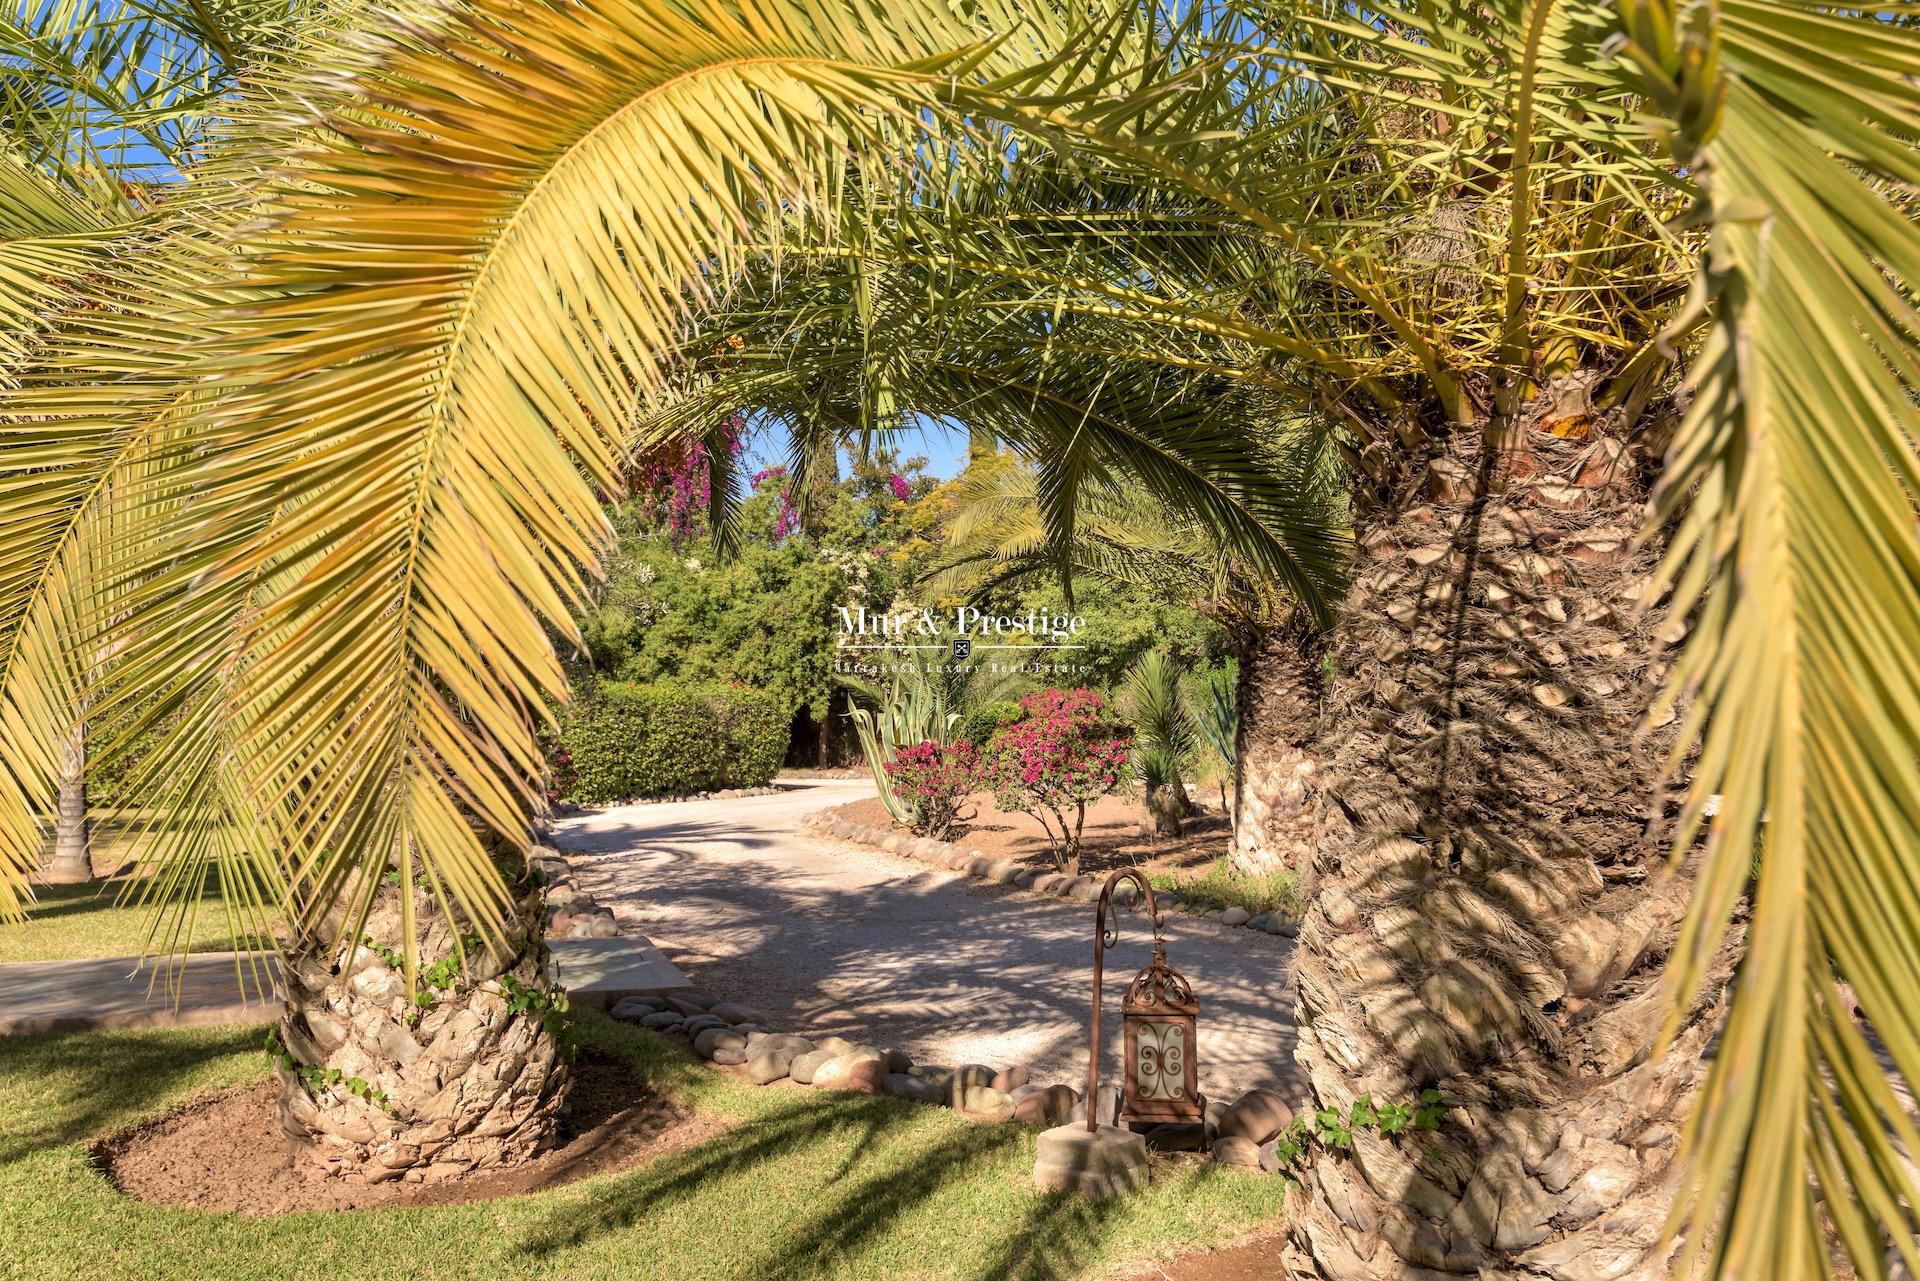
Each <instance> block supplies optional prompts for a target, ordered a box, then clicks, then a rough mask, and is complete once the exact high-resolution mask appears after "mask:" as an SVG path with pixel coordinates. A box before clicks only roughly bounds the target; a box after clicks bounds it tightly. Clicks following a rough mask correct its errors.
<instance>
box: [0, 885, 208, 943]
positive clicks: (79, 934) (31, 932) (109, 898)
mask: <svg viewBox="0 0 1920 1281" xmlns="http://www.w3.org/2000/svg"><path fill="white" fill-rule="evenodd" d="M124 888H127V882H125V881H111V882H109V881H90V882H88V883H87V884H85V885H36V886H34V896H35V898H36V899H38V902H37V903H35V904H34V906H33V907H32V908H31V909H29V911H28V914H27V921H26V923H25V924H24V925H0V963H5V962H8V961H72V960H78V959H80V958H82V957H89V956H135V955H138V954H139V952H140V950H141V948H140V940H141V938H142V937H143V936H144V934H145V933H146V928H147V923H148V922H149V921H150V920H152V919H153V910H152V909H151V908H144V907H133V906H124V907H123V906H121V905H120V902H119V899H120V892H121V890H122V889H124ZM161 928H162V931H163V935H164V934H170V933H171V930H172V920H171V919H169V920H168V921H166V922H165V923H163V924H162V927H161ZM186 937H187V942H188V946H187V949H186V950H187V951H190V952H219V951H223V950H225V949H227V948H229V947H232V946H233V943H232V939H231V936H230V935H229V934H228V932H227V918H226V912H225V909H223V908H222V907H221V905H220V895H219V892H218V891H217V890H214V889H211V888H209V889H208V890H206V891H205V892H204V893H203V894H202V895H201V896H200V900H199V902H198V903H196V904H194V912H193V922H192V928H191V929H190V930H189V931H188V932H187V936H186ZM165 942H166V939H165V937H163V938H162V939H161V943H162V945H163V946H162V950H165V948H164V944H165ZM176 950H177V949H176Z"/></svg>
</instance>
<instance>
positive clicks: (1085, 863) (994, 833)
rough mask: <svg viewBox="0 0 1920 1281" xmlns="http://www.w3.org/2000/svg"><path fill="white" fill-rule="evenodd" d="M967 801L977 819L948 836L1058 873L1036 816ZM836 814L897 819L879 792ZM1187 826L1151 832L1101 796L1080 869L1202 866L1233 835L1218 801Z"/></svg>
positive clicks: (1117, 801)
mask: <svg viewBox="0 0 1920 1281" xmlns="http://www.w3.org/2000/svg"><path fill="white" fill-rule="evenodd" d="M969 804H970V805H971V806H972V807H973V808H974V812H975V817H974V820H973V821H972V822H971V823H967V824H964V825H962V826H960V827H957V828H955V829H954V830H953V831H952V832H950V833H949V834H948V836H947V839H948V840H949V841H952V842H953V843H954V844H956V845H964V846H966V847H967V848H968V849H977V850H979V851H981V852H982V853H984V854H986V855H988V856H989V857H991V858H996V859H1002V858H1004V859H1010V860H1012V861H1013V862H1016V863H1024V864H1026V865H1028V866H1030V867H1035V868H1044V869H1046V870H1048V871H1051V870H1053V859H1052V857H1051V856H1050V855H1049V854H1048V853H1047V837H1046V833H1044V832H1042V831H1041V830H1040V821H1039V820H1038V819H1036V818H1034V817H1033V816H1032V815H1031V814H1023V813H1021V812H1020V811H1018V810H1013V811H1007V810H1003V809H1001V808H1000V807H999V806H997V805H995V804H994V803H993V797H992V795H991V794H989V793H985V792H982V793H980V794H978V795H976V796H974V797H973V798H972V799H971V800H970V801H969ZM832 813H833V814H834V815H835V816H837V817H839V818H843V819H846V820H847V821H849V822H853V823H864V824H866V825H867V826H868V827H871V828H874V829H876V830H879V831H885V830H886V829H887V828H888V826H890V825H891V824H892V822H893V817H892V815H890V814H888V813H887V807H886V805H885V804H883V803H882V802H881V800H880V798H879V797H877V796H874V797H869V798H867V799H865V800H859V801H854V802H853V803H852V804H849V805H842V806H840V807H838V808H837V809H835V810H833V811H832ZM1182 829H1183V830H1182V832H1181V834H1180V835H1179V836H1177V837H1172V836H1162V837H1157V838H1156V837H1153V836H1150V835H1147V834H1146V832H1147V807H1146V806H1145V805H1144V804H1142V803H1141V802H1139V801H1137V800H1131V799H1129V798H1127V797H1124V796H1103V797H1101V798H1100V799H1099V800H1097V801H1095V802H1094V803H1093V804H1092V805H1089V806H1088V807H1087V825H1086V828H1085V829H1084V834H1083V837H1082V845H1083V848H1082V851H1081V855H1080V870H1081V872H1083V873H1086V874H1088V875H1091V874H1093V873H1096V872H1109V871H1112V870H1113V869H1114V868H1116V867H1137V868H1139V869H1141V870H1142V871H1144V872H1184V871H1200V870H1204V869H1205V868H1206V867H1207V865H1208V864H1210V863H1212V862H1213V861H1214V860H1215V859H1217V858H1219V857H1220V856H1221V855H1222V854H1225V853H1226V852H1227V843H1228V841H1229V840H1230V839H1231V838H1232V836H1233V825H1232V824H1231V823H1229V822H1228V821H1227V816H1226V815H1225V814H1223V813H1221V811H1220V809H1219V807H1218V806H1217V805H1208V804H1206V803H1205V802H1198V811H1197V812H1196V813H1195V814H1194V816H1193V817H1191V818H1189V819H1187V820H1185V822H1184V823H1183V824H1182Z"/></svg>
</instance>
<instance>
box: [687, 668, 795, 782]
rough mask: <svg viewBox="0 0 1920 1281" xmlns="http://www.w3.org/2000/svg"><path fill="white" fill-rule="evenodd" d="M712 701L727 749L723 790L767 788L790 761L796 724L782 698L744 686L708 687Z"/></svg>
mask: <svg viewBox="0 0 1920 1281" xmlns="http://www.w3.org/2000/svg"><path fill="white" fill-rule="evenodd" d="M708 689H709V691H710V695H711V697H710V701H711V703H712V706H713V709H714V713H715V718H714V719H715V724H716V725H717V726H718V727H719V731H720V738H721V741H722V742H723V743H724V744H725V745H726V750H725V751H724V752H723V753H722V759H721V766H720V786H722V787H765V786H766V785H767V784H768V783H771V782H772V781H773V776H774V775H775V774H778V773H779V772H780V765H781V763H782V762H783V761H785V760H786V758H787V738H788V736H789V734H791V733H792V729H793V720H792V718H791V716H790V715H789V709H788V708H787V707H786V705H785V704H784V703H782V702H781V699H780V696H779V695H778V694H775V693H773V692H772V691H770V690H763V689H747V688H745V687H744V686H738V685H724V686H709V687H708Z"/></svg>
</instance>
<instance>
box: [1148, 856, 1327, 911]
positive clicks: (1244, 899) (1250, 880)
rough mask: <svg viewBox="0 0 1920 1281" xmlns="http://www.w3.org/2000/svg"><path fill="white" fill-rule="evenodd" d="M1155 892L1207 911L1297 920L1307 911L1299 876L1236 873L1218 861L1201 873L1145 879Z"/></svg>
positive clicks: (1222, 861)
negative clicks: (1235, 911)
mask: <svg viewBox="0 0 1920 1281" xmlns="http://www.w3.org/2000/svg"><path fill="white" fill-rule="evenodd" d="M1147 879H1148V880H1150V881H1152V882H1153V888H1154V889H1155V890H1167V891H1171V892H1172V893H1175V894H1178V895H1179V896H1180V899H1181V901H1182V902H1185V903H1192V904H1194V905H1196V906H1198V907H1201V908H1204V909H1205V910H1207V911H1209V912H1216V911H1219V910H1221V909H1223V908H1229V907H1244V908H1246V909H1247V911H1248V912H1250V913H1252V914H1253V915H1254V916H1259V915H1261V914H1262V913H1264V912H1284V913H1286V914H1287V915H1288V916H1292V917H1296V918H1297V917H1298V916H1300V914H1301V913H1303V912H1305V911H1306V908H1307V905H1306V902H1305V900H1303V899H1302V898H1301V897H1300V877H1299V876H1298V874H1296V873H1293V872H1273V873H1269V874H1268V875H1265V876H1257V875H1252V874H1249V873H1243V872H1236V871H1234V870H1233V865H1232V864H1230V863H1229V862H1227V860H1226V859H1225V858H1224V857H1223V858H1217V859H1215V860H1214V861H1213V862H1212V863H1210V864H1208V865H1207V870H1206V871H1204V872H1156V873H1154V874H1153V875H1152V876H1150V877H1148V878H1147Z"/></svg>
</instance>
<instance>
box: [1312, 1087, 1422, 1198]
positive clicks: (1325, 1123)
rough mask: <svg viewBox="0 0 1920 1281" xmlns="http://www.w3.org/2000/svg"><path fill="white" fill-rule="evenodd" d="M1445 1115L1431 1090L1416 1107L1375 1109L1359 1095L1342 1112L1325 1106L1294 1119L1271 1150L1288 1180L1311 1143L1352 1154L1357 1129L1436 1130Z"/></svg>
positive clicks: (1399, 1105)
mask: <svg viewBox="0 0 1920 1281" xmlns="http://www.w3.org/2000/svg"><path fill="white" fill-rule="evenodd" d="M1445 1113H1446V1107H1445V1105H1444V1104H1442V1103H1441V1101H1440V1091H1438V1090H1434V1089H1426V1090H1422V1091H1420V1098H1419V1102H1418V1103H1415V1104H1407V1103H1388V1104H1384V1105H1379V1106H1376V1105H1375V1104H1374V1101H1373V1096H1372V1095H1371V1094H1362V1095H1361V1096H1360V1097H1359V1098H1357V1099H1355V1100H1354V1101H1353V1104H1352V1106H1350V1107H1348V1108H1347V1110H1346V1111H1344V1112H1342V1111H1341V1110H1340V1109H1339V1108H1333V1107H1326V1108H1319V1109H1317V1110H1315V1111H1314V1113H1313V1115H1312V1116H1310V1117H1309V1116H1304V1115H1303V1116H1297V1117H1295V1118H1294V1119H1293V1123H1292V1124H1291V1125H1289V1126H1288V1127H1287V1128H1286V1129H1285V1130H1283V1131H1281V1132H1280V1136H1279V1137H1278V1138H1276V1139H1275V1140H1274V1150H1275V1152H1276V1153H1277V1154H1278V1155H1279V1157H1280V1165H1281V1169H1282V1171H1283V1172H1287V1173H1288V1177H1291V1173H1290V1170H1291V1167H1292V1166H1294V1165H1295V1164H1297V1163H1299V1162H1300V1161H1301V1160H1302V1158H1304V1157H1305V1156H1306V1154H1307V1151H1308V1149H1309V1148H1310V1147H1312V1146H1313V1145H1314V1144H1318V1145H1320V1146H1321V1147H1323V1148H1328V1149H1330V1150H1332V1151H1335V1152H1351V1151H1353V1136H1354V1132H1355V1131H1357V1130H1360V1131H1364V1130H1373V1131H1377V1132H1378V1133H1380V1134H1384V1135H1387V1136H1389V1137H1392V1136H1394V1135H1399V1134H1405V1133H1406V1132H1407V1131H1408V1130H1409V1129H1412V1130H1437V1129H1439V1128H1440V1118H1441V1117H1442V1116H1443V1115H1445Z"/></svg>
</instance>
